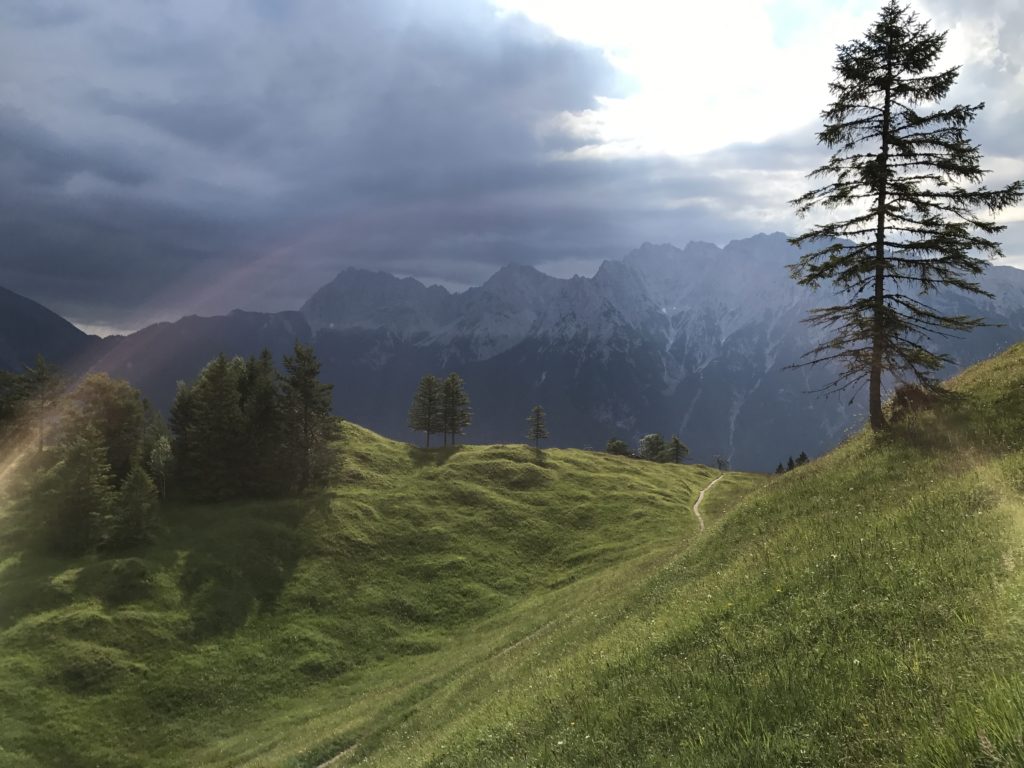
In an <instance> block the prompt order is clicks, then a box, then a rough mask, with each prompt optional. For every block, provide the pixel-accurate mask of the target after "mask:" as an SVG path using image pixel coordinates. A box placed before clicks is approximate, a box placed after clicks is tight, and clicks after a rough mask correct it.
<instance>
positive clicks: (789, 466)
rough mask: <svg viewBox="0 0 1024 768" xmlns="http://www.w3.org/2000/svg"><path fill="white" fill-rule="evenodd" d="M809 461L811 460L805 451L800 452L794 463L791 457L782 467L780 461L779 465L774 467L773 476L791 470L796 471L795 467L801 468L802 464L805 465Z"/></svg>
mask: <svg viewBox="0 0 1024 768" xmlns="http://www.w3.org/2000/svg"><path fill="white" fill-rule="evenodd" d="M810 460H811V459H810V457H809V456H808V455H807V452H806V451H800V455H799V456H797V457H796V460H795V461H794V460H793V457H792V456H790V457H789V460H788V461H787V462H786V463H785V465H783V463H782V462H781V461H780V462H779V465H778V466H777V467H775V474H776V475H781V474H783V473H784V472H790V471H792V470H793V469H796V468H797V467H802V466H803V465H804V464H806V463H807V462H809V461H810Z"/></svg>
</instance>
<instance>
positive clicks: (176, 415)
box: [167, 381, 202, 496]
mask: <svg viewBox="0 0 1024 768" xmlns="http://www.w3.org/2000/svg"><path fill="white" fill-rule="evenodd" d="M195 412H196V398H195V395H194V393H193V388H192V385H191V384H189V383H188V382H185V381H179V382H178V389H177V391H176V392H175V395H174V402H172V403H171V411H170V415H169V417H168V420H167V426H168V427H169V428H170V431H171V464H170V466H171V468H172V477H173V480H174V482H173V483H172V486H171V490H172V491H180V493H181V494H182V495H185V496H189V495H191V493H192V489H193V488H194V487H196V484H197V483H198V482H199V477H200V474H201V472H202V467H200V466H199V463H198V461H197V460H196V456H197V453H198V448H197V446H196V444H195V442H196V439H195Z"/></svg>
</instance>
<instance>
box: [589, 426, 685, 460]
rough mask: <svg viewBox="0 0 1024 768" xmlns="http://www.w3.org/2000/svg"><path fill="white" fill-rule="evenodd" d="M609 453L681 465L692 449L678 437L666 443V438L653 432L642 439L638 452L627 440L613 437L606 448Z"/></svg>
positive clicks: (674, 436)
mask: <svg viewBox="0 0 1024 768" xmlns="http://www.w3.org/2000/svg"><path fill="white" fill-rule="evenodd" d="M605 450H606V451H607V452H608V453H614V454H616V455H618V456H633V457H635V458H638V459H645V460H647V461H657V462H661V463H664V464H670V463H671V464H681V463H682V462H683V459H685V458H686V457H687V456H688V455H689V453H690V449H689V448H687V447H686V445H684V444H683V442H682V441H681V440H680V439H679V437H678V436H677V435H672V438H671V439H670V440H668V441H667V442H666V440H665V438H663V437H662V436H661V434H660V433H658V432H652V433H650V434H648V435H644V436H643V437H641V438H640V442H639V444H638V446H637V450H636V451H635V452H634V451H632V450H630V447H629V445H628V444H627V443H626V441H625V440H620V439H619V438H617V437H613V438H612V439H610V440H609V441H608V445H607V446H606V447H605Z"/></svg>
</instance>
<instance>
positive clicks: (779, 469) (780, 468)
mask: <svg viewBox="0 0 1024 768" xmlns="http://www.w3.org/2000/svg"><path fill="white" fill-rule="evenodd" d="M785 471H786V468H785V467H784V466H782V462H781V461H780V462H779V466H777V467H776V468H775V474H776V475H781V474H782V473H783V472H785Z"/></svg>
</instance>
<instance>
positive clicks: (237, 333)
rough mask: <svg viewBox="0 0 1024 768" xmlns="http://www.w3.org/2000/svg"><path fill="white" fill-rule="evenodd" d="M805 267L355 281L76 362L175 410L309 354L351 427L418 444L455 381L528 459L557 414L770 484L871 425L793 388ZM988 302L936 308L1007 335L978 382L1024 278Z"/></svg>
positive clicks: (595, 435)
mask: <svg viewBox="0 0 1024 768" xmlns="http://www.w3.org/2000/svg"><path fill="white" fill-rule="evenodd" d="M797 258H798V252H797V251H796V250H795V249H794V248H793V247H792V246H791V245H790V244H789V242H788V240H787V238H786V235H784V234H783V233H781V232H776V233H772V234H761V235H756V236H754V237H750V238H746V239H741V240H733V241H732V242H730V243H728V244H727V245H726V246H724V247H718V246H716V245H713V244H711V243H701V242H693V243H689V244H688V245H686V246H685V247H684V248H681V249H680V248H677V247H675V246H672V245H669V244H660V245H659V244H651V243H645V244H643V245H642V246H641V247H639V248H637V249H635V250H634V251H632V252H630V253H628V254H626V255H625V257H624V258H623V259H622V260H615V261H606V262H604V263H603V264H602V265H601V266H600V268H599V269H598V270H597V272H596V274H595V275H594V276H593V277H589V278H585V277H574V278H569V279H562V278H555V277H551V276H550V275H546V274H544V273H542V272H540V271H538V270H537V269H535V268H533V267H530V266H524V265H508V266H505V267H503V268H502V269H500V270H498V271H497V272H496V273H495V274H494V275H492V276H491V277H490V278H489V279H488V280H487V281H485V282H484V284H483V285H481V286H478V287H473V288H469V289H467V290H465V291H463V292H461V293H451V292H449V291H447V290H446V289H445V288H443V287H440V286H430V287H428V286H425V285H423V284H422V283H421V282H419V281H417V280H415V279H412V278H398V277H395V276H393V275H390V274H387V273H384V272H372V271H367V270H361V269H352V268H349V269H345V270H343V271H342V272H340V273H339V274H338V276H337V277H336V278H335V279H334V280H332V281H331V282H330V283H328V284H327V285H325V286H323V287H322V288H321V289H320V290H318V291H317V292H316V293H315V294H314V295H313V296H312V297H310V299H309V300H308V301H307V302H306V303H305V304H304V305H303V306H302V308H301V310H300V311H298V312H280V313H259V312H238V311H236V312H232V313H230V314H228V315H225V316H220V317H209V318H199V317H188V318H183V319H182V320H179V321H177V322H175V323H160V324H157V325H154V326H150V327H149V328H145V329H143V330H141V331H139V332H137V333H134V334H131V335H129V336H126V337H124V338H117V339H105V340H103V341H102V342H97V340H95V339H94V338H91V337H85V335H84V334H82V333H81V332H80V331H77V329H73V330H72V331H71V332H70V337H69V338H70V341H68V342H65V347H70V348H72V351H73V352H74V351H75V350H77V351H78V352H79V354H78V357H77V358H76V359H77V360H84V361H85V367H91V368H95V369H98V370H106V371H109V372H111V373H113V374H114V375H117V376H122V377H124V378H127V379H128V380H129V381H132V382H133V383H134V384H136V385H137V386H139V387H140V388H141V389H142V390H143V392H145V393H146V395H147V396H148V397H149V398H150V399H151V400H152V402H153V403H154V404H155V405H157V406H158V407H159V408H162V409H166V408H167V407H168V406H169V404H170V401H171V398H172V397H173V394H174V389H175V382H176V381H177V380H179V379H190V378H192V377H194V376H195V375H196V374H197V372H198V370H199V368H200V367H201V366H202V365H203V364H204V363H205V362H206V361H207V360H209V359H210V358H211V357H213V356H214V355H216V354H217V353H219V352H224V353H226V354H231V355H235V354H240V355H249V354H255V353H256V352H258V351H259V349H260V348H262V347H263V346H267V347H269V348H271V350H272V351H274V353H275V355H277V356H280V354H281V353H282V352H283V351H285V350H287V349H289V348H290V347H291V345H292V344H294V342H295V341H296V340H301V341H307V342H311V343H313V344H314V345H315V347H316V349H317V353H318V354H319V356H320V358H321V360H322V361H323V365H324V375H325V376H326V377H327V379H328V380H329V381H331V382H332V383H333V384H335V393H336V395H335V396H336V407H337V409H338V412H339V413H340V414H341V415H343V416H345V417H347V418H351V419H353V420H355V421H357V422H358V423H361V424H365V425H367V426H368V427H370V428H372V429H374V430H376V431H378V432H380V433H382V434H384V435H387V436H389V437H392V438H399V439H403V438H407V437H408V436H409V433H408V431H407V427H406V423H405V415H406V411H407V409H408V403H409V399H410V398H411V396H412V390H413V388H414V387H415V383H416V381H417V380H418V379H419V377H420V376H422V375H423V374H424V373H426V372H434V373H446V372H449V371H457V372H459V373H460V374H461V375H462V376H463V378H464V379H465V381H466V385H467V388H468V390H469V393H470V396H471V398H472V399H473V404H474V410H475V412H476V414H477V416H476V419H475V423H474V425H473V428H472V429H471V431H470V434H469V439H470V440H479V441H485V442H512V441H518V440H520V439H521V438H522V436H521V434H520V433H521V432H522V420H523V419H524V418H525V417H526V413H527V412H528V411H529V409H530V408H531V407H532V406H533V405H534V404H536V403H542V404H543V405H544V406H545V409H546V410H547V412H548V414H549V419H550V428H551V433H552V444H553V445H560V446H567V447H584V446H591V447H602V446H604V444H605V443H606V442H607V440H608V439H609V438H610V437H612V436H615V437H619V438H621V439H624V440H627V441H629V442H634V441H636V440H637V439H638V438H639V437H640V436H641V435H643V434H646V433H648V432H654V431H659V432H663V433H665V434H666V435H671V434H678V435H679V436H680V437H681V438H683V440H684V442H686V443H687V444H688V445H690V446H691V449H692V453H691V457H692V458H693V459H694V460H697V461H703V462H713V461H714V460H715V458H716V457H723V458H725V459H726V460H728V461H730V462H731V463H732V465H733V466H736V467H740V468H744V469H757V470H765V471H770V470H771V469H773V468H774V467H775V466H776V464H777V463H778V462H779V461H785V459H786V458H787V457H788V456H789V455H794V456H795V455H797V454H799V453H800V452H801V451H806V452H807V453H808V454H810V455H812V456H814V455H817V454H820V453H821V452H823V451H825V450H827V449H829V448H831V447H832V446H834V445H835V444H836V443H838V442H839V441H840V440H841V439H842V437H843V436H844V435H845V434H847V433H848V431H849V430H850V429H852V428H853V427H855V426H856V425H858V424H859V422H860V420H861V414H860V411H859V410H858V408H857V407H856V406H855V407H853V408H851V407H848V406H847V404H846V403H845V402H844V401H841V400H840V399H838V398H833V399H829V400H826V399H822V398H819V397H815V396H813V395H808V394H805V393H806V392H808V391H813V390H815V389H817V388H819V387H820V386H821V384H822V383H824V381H826V380H827V377H828V375H829V374H828V372H827V371H824V370H806V369H803V370H800V371H790V370H785V367H786V366H787V365H789V364H791V363H794V362H796V361H798V360H799V359H800V357H801V355H802V354H803V353H804V352H805V351H806V350H808V349H810V348H811V347H812V346H813V345H814V342H815V338H816V337H815V336H814V333H815V331H814V329H810V328H808V327H807V326H806V324H804V323H803V322H802V320H803V318H804V317H805V316H806V314H807V311H808V310H809V309H810V308H811V307H814V306H818V305H820V304H821V303H823V302H826V301H828V300H829V296H828V293H827V292H826V291H822V292H821V293H819V294H818V295H815V294H814V293H812V292H811V291H809V290H808V289H805V288H802V287H800V286H798V285H796V283H794V282H793V281H792V280H791V279H790V277H789V274H788V272H787V270H786V268H785V265H786V264H788V263H791V262H793V261H795V260H796V259H797ZM982 283H983V287H984V288H986V289H987V290H988V291H990V292H991V293H993V294H994V298H993V299H987V298H985V297H979V296H969V295H966V294H963V293H957V292H950V291H947V292H945V293H940V294H937V295H936V296H935V297H934V300H935V301H936V302H937V304H938V306H939V308H940V309H942V310H944V311H949V312H956V313H962V314H969V315H978V316H981V317H985V318H986V319H988V320H989V321H991V322H992V323H994V324H995V325H994V326H993V327H989V328H984V329H980V330H978V331H975V332H973V333H971V334H969V335H967V336H965V337H963V338H959V339H948V340H943V341H941V344H940V347H941V349H942V350H943V351H945V352H947V353H949V354H951V355H952V356H953V358H954V359H956V360H957V361H958V362H959V363H961V364H963V365H966V364H969V363H973V362H976V361H978V360H981V359H983V358H985V357H988V356H989V355H991V354H993V353H995V352H998V351H1000V350H1002V349H1005V348H1006V347H1008V346H1009V345H1010V344H1012V343H1014V342H1015V341H1017V340H1020V339H1022V338H1024V271H1021V270H1017V269H1014V268H1012V267H1005V266H992V267H991V268H989V270H988V271H987V272H986V274H985V275H984V277H983V280H982ZM19 298H20V297H19ZM23 301H27V300H23ZM0 303H3V302H0ZM31 304H32V305H33V306H35V307H38V305H35V304H34V303H31ZM39 312H42V313H44V315H45V313H46V312H47V311H46V310H44V309H43V308H41V307H38V311H37V313H36V314H39ZM50 314H52V313H50ZM53 318H56V320H53V319H52V318H51V319H50V320H49V321H46V322H50V323H51V324H52V323H53V322H56V321H59V322H61V323H62V322H63V321H60V319H59V318H57V317H56V316H55V315H54V316H53ZM46 322H42V321H41V322H40V323H39V324H38V327H35V326H33V328H32V329H31V330H29V332H28V333H27V334H26V335H25V338H21V337H20V335H19V334H17V333H12V331H10V330H8V329H9V328H13V327H14V326H12V325H6V326H4V327H3V329H2V330H0V344H3V343H4V341H5V340H7V342H8V344H10V343H11V340H12V339H15V338H17V339H18V340H19V341H18V343H19V344H20V347H19V349H21V350H22V351H21V352H20V353H19V354H20V355H21V357H22V358H24V356H25V355H26V353H27V350H29V349H33V348H34V347H35V346H37V345H38V344H39V343H41V342H40V340H41V339H44V338H49V333H48V332H47V331H46V330H45V328H44V326H45V327H46V328H48V327H50V326H48V325H46ZM29 325H31V323H28V324H27V325H26V324H24V323H23V324H22V326H21V327H28V326H29ZM65 325H68V327H70V326H69V324H65ZM64 330H65V332H67V329H64ZM56 336H57V337H59V336H60V334H59V333H58V334H56ZM56 346H60V345H56ZM0 348H2V347H0ZM72 356H74V355H72ZM31 357H34V352H33V353H32V354H31V355H29V358H31ZM60 359H64V360H67V359H69V357H68V354H66V353H65V354H63V355H62V357H61V358H60ZM8 365H9V364H8ZM81 367H82V366H81V365H79V368H81ZM950 372H952V370H950V371H947V372H946V373H950Z"/></svg>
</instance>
